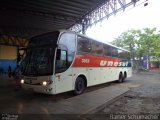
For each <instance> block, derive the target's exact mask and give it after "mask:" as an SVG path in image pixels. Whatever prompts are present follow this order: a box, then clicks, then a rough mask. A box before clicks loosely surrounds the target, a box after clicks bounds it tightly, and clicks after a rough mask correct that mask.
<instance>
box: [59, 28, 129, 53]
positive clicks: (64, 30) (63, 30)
mask: <svg viewBox="0 0 160 120" xmlns="http://www.w3.org/2000/svg"><path fill="white" fill-rule="evenodd" d="M58 31H59V32H71V33H74V34H77V35H80V36H82V37H85V38H88V39H91V40H95V41H98V40H96V39H94V38H90V37H88V36H86V35H83V34H80V33H77V32H74V31H70V30H66V29H60V30H58ZM98 42H101V41H98ZM101 43H103V44H107V45H109V46H112V47H115V48H118V49H120V50H124V51H126V52H130V51H129V50H126V49H124V48H121V47H117V46H115V45H112V44H111V43H108V42H107V43H104V42H101Z"/></svg>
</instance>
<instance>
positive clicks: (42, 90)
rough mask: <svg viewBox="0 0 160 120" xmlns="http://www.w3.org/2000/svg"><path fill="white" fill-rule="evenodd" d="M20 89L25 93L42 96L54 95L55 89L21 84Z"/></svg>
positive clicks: (48, 86) (49, 86)
mask: <svg viewBox="0 0 160 120" xmlns="http://www.w3.org/2000/svg"><path fill="white" fill-rule="evenodd" d="M21 87H22V89H24V90H27V91H33V92H37V93H44V94H55V89H54V87H53V86H51V85H47V86H42V85H30V84H25V83H24V84H21Z"/></svg>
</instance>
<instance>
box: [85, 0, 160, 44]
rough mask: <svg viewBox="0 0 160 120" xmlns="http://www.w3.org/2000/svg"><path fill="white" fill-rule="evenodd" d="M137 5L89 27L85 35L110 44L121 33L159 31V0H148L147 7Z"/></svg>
mask: <svg viewBox="0 0 160 120" xmlns="http://www.w3.org/2000/svg"><path fill="white" fill-rule="evenodd" d="M141 1H142V2H143V1H144V0H140V2H138V3H137V6H136V7H133V6H130V7H129V8H128V9H126V10H125V11H124V12H123V11H121V12H119V13H117V14H116V15H115V16H114V15H113V16H111V17H109V19H108V20H107V19H105V20H104V21H102V22H101V23H98V24H96V25H93V26H92V27H90V28H89V29H88V30H87V32H86V35H87V36H89V37H91V38H94V39H97V40H98V41H102V42H105V43H107V42H111V41H113V40H114V39H115V38H117V37H118V36H119V35H120V34H121V33H122V32H125V31H127V30H130V29H143V28H146V27H148V28H154V27H156V28H157V30H160V0H148V5H147V6H144V4H140V5H138V4H139V3H141Z"/></svg>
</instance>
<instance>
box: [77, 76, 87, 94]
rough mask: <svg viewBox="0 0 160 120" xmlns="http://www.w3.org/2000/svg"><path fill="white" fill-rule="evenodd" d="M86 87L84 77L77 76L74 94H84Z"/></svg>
mask: <svg viewBox="0 0 160 120" xmlns="http://www.w3.org/2000/svg"><path fill="white" fill-rule="evenodd" d="M86 87H87V79H86V77H85V76H84V75H79V76H78V77H77V78H76V80H75V85H74V94H75V95H80V94H82V93H83V92H84V89H85V88H86Z"/></svg>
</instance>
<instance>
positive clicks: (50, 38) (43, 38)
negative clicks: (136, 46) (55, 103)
mask: <svg viewBox="0 0 160 120" xmlns="http://www.w3.org/2000/svg"><path fill="white" fill-rule="evenodd" d="M22 72H23V79H22V80H21V85H22V88H23V89H32V90H33V91H35V92H39V93H45V94H58V93H62V92H66V91H74V93H75V94H76V95H78V94H81V93H82V92H83V91H84V89H85V88H86V87H88V86H93V85H97V84H102V83H106V82H110V81H115V80H118V81H119V82H123V81H124V80H125V78H126V77H130V76H131V74H132V67H131V60H130V53H129V51H127V50H124V49H121V48H118V47H116V46H113V45H110V44H105V43H102V42H98V41H96V40H93V39H91V38H89V37H86V36H84V35H80V34H77V33H75V32H72V31H67V30H59V31H55V32H50V33H46V34H42V35H39V36H35V37H33V38H31V40H30V42H29V45H28V48H27V52H26V57H25V59H24V60H23V67H22Z"/></svg>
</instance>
